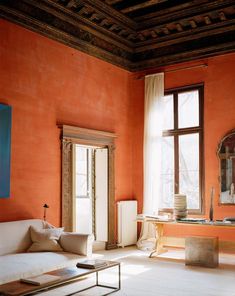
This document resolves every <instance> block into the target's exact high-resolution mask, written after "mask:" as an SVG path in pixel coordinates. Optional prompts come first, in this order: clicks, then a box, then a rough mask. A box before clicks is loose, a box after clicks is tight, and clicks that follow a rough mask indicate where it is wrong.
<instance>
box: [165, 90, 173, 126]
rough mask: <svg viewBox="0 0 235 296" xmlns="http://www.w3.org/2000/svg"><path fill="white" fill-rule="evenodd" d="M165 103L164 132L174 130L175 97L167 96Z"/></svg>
mask: <svg viewBox="0 0 235 296" xmlns="http://www.w3.org/2000/svg"><path fill="white" fill-rule="evenodd" d="M163 101H164V117H163V130H169V129H173V128H174V103H173V95H169V96H165V97H164V98H163Z"/></svg>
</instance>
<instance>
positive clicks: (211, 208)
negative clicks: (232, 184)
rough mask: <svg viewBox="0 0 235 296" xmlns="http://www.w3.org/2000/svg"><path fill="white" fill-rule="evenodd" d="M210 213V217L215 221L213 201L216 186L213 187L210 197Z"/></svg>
mask: <svg viewBox="0 0 235 296" xmlns="http://www.w3.org/2000/svg"><path fill="white" fill-rule="evenodd" d="M210 202H211V203H210V213H209V218H210V221H211V222H213V202H214V187H211V199H210Z"/></svg>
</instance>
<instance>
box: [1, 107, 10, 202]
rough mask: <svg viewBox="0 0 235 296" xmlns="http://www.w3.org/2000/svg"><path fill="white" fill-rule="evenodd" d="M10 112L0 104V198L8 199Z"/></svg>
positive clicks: (8, 108)
mask: <svg viewBox="0 0 235 296" xmlns="http://www.w3.org/2000/svg"><path fill="white" fill-rule="evenodd" d="M11 111H12V110H11V107H10V106H8V105H4V104H0V198H7V197H10V166H11Z"/></svg>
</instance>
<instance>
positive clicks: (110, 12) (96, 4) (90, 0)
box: [83, 0, 137, 30]
mask: <svg viewBox="0 0 235 296" xmlns="http://www.w3.org/2000/svg"><path fill="white" fill-rule="evenodd" d="M83 2H84V3H86V4H88V5H90V6H91V7H93V8H96V9H98V10H99V11H102V13H103V14H106V16H107V17H111V18H112V19H114V20H115V21H116V22H118V23H119V24H120V25H121V24H122V25H125V26H127V27H128V28H129V29H133V30H135V29H136V27H137V24H136V22H135V21H133V20H131V19H130V18H128V17H126V16H125V15H124V14H122V13H121V12H119V11H117V10H116V9H114V8H113V7H111V6H110V5H108V4H106V3H105V2H104V1H101V0H83Z"/></svg>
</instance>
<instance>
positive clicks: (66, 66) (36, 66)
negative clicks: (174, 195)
mask: <svg viewBox="0 0 235 296" xmlns="http://www.w3.org/2000/svg"><path fill="white" fill-rule="evenodd" d="M0 36H1V42H0V102H1V103H6V104H9V105H11V106H12V108H13V123H12V157H11V197H10V198H6V199H3V198H2V199H0V221H10V220H17V219H27V218H42V216H43V208H42V206H43V204H44V203H48V204H49V206H50V209H49V211H48V220H49V222H51V223H54V224H56V225H59V224H60V218H61V189H60V187H61V150H60V140H59V130H58V128H57V125H56V124H57V123H65V124H71V125H76V126H81V127H85V128H92V129H99V130H104V131H110V132H115V133H116V134H117V136H118V137H117V140H116V150H115V153H116V158H115V165H116V171H115V174H116V175H115V182H116V200H120V199H132V198H134V197H135V198H137V199H138V198H140V197H141V196H140V193H139V192H140V190H139V191H138V190H137V191H135V188H134V187H133V175H132V171H133V160H135V159H133V157H132V148H133V143H135V144H137V142H138V139H137V140H135V139H134V136H133V128H134V125H135V124H134V123H135V121H136V118H138V116H136V115H135V116H133V114H134V112H135V109H136V108H137V106H136V101H134V100H130V90H131V88H130V87H131V79H132V78H131V75H130V73H129V72H127V71H125V70H122V69H120V68H118V67H115V66H113V65H110V64H108V63H105V62H103V61H101V60H99V59H96V58H94V57H90V56H88V55H86V54H84V53H82V52H79V51H78V50H74V49H72V48H69V47H66V46H64V45H62V44H60V43H58V42H55V41H53V40H50V39H47V38H45V37H43V36H41V35H38V34H36V33H33V32H31V31H28V30H26V29H24V28H22V27H20V26H17V25H15V24H12V23H9V22H7V21H3V20H1V21H0ZM140 100H142V97H140ZM133 104H134V106H133ZM138 104H139V103H138V102H137V105H138ZM137 109H138V108H137ZM137 112H139V110H137ZM139 124H140V125H142V122H141V123H139ZM141 144H142V143H141ZM138 146H140V145H138ZM137 156H138V155H137ZM137 156H136V157H137ZM139 174H140V173H139Z"/></svg>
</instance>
